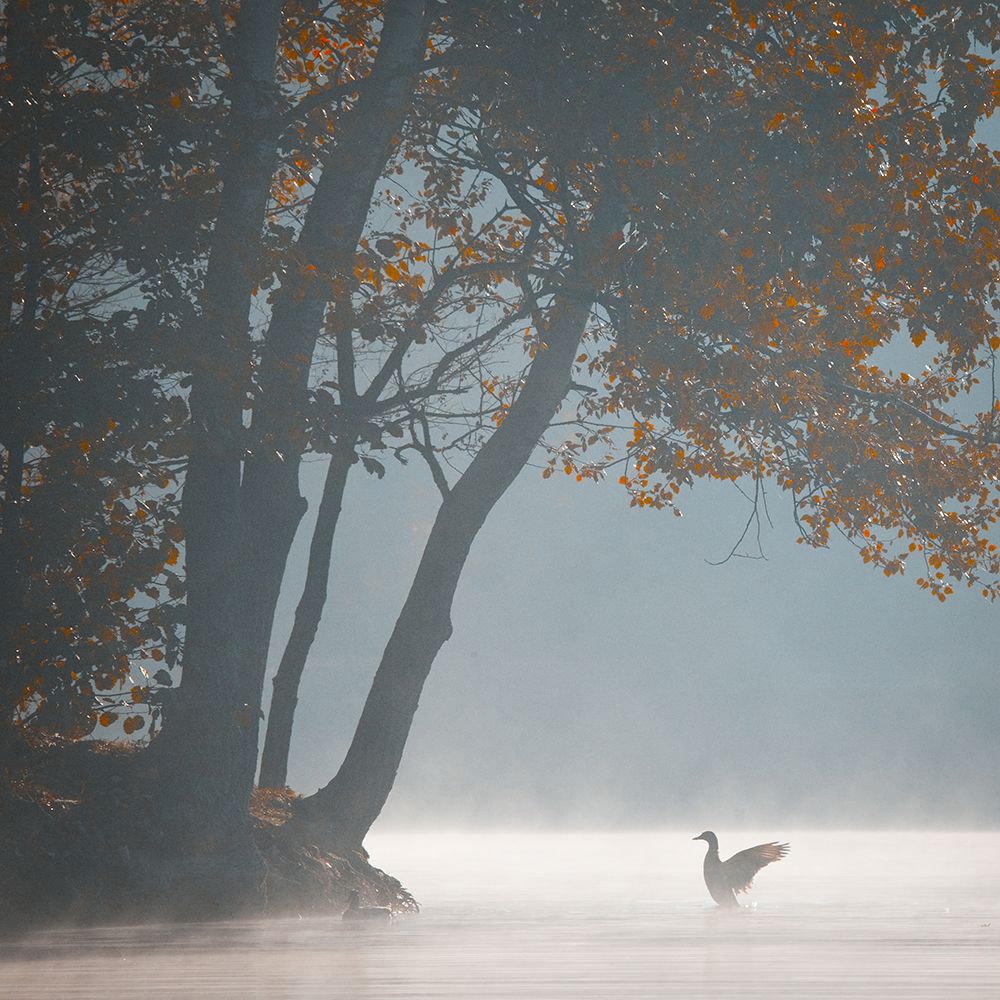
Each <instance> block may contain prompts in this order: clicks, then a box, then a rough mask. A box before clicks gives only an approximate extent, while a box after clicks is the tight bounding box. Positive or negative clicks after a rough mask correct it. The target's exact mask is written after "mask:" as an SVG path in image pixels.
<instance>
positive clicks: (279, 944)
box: [0, 828, 1000, 1000]
mask: <svg viewBox="0 0 1000 1000" xmlns="http://www.w3.org/2000/svg"><path fill="white" fill-rule="evenodd" d="M695 832H698V831H695ZM778 832H779V831H776V830H774V829H773V828H765V829H757V830H742V831H726V832H725V833H724V834H723V835H722V845H721V846H722V854H723V857H725V856H727V855H728V854H730V853H734V852H735V851H736V850H739V849H741V848H743V847H746V846H749V845H751V844H755V843H758V842H760V841H762V840H770V839H772V838H773V837H774V836H775V835H776V834H777V833H778ZM780 833H781V835H782V836H787V837H788V839H789V840H790V841H791V846H792V849H791V853H790V854H789V856H788V857H787V858H785V859H784V860H783V861H781V862H779V863H776V864H773V865H771V866H769V867H767V868H765V869H764V870H763V871H762V872H761V873H760V874H759V875H758V876H757V880H756V883H755V885H754V888H753V890H752V891H751V893H750V895H749V897H743V898H744V899H749V901H750V903H751V905H750V906H749V907H747V908H745V909H743V910H739V911H725V910H720V909H718V908H716V907H715V906H714V904H712V902H711V900H710V899H709V898H708V894H707V893H706V891H705V887H704V884H703V883H702V881H701V858H702V854H703V844H701V843H700V842H698V843H693V842H692V841H691V840H690V837H691V833H690V832H689V831H687V830H684V831H678V830H672V831H663V830H660V831H655V832H653V831H650V832H646V833H632V834H622V833H614V834H609V833H589V834H569V833H566V834H556V833H528V834H525V833H521V834H518V833H505V834H496V833H494V834H488V833H478V834H476V833H460V834H441V833H431V832H427V833H424V834H413V833H408V834H382V835H375V836H373V837H372V838H371V847H372V849H373V851H374V852H375V853H376V854H377V856H378V857H379V858H380V859H382V861H383V863H384V864H386V865H387V866H388V867H389V868H390V870H392V871H394V872H396V873H397V874H398V875H400V876H402V877H403V878H404V879H405V880H406V881H407V882H408V883H409V884H410V886H411V887H412V888H413V890H414V891H415V892H416V894H417V895H418V897H420V898H422V899H423V900H425V903H426V905H425V908H424V911H423V912H422V913H421V914H420V915H419V916H416V917H410V918H404V919H399V920H397V921H396V922H395V923H394V924H393V926H392V927H389V928H358V926H357V925H351V924H344V923H343V922H341V921H340V920H339V919H338V918H337V917H324V918H321V919H319V918H312V919H302V920H296V919H294V918H293V919H291V920H281V921H273V922H252V923H233V924H221V925H207V926H206V925H200V926H190V925H189V926H180V927H144V928H106V929H103V930H98V931H94V930H93V929H89V930H87V931H85V932H78V931H63V932H56V933H52V934H37V935H32V936H30V937H28V938H27V939H25V940H22V941H20V942H16V943H12V944H8V945H5V948H4V950H3V952H2V953H0V982H2V983H3V995H4V996H14V997H18V998H23V1000H55V998H60V1000H63V998H65V1000H90V998H98V997H100V998H105V997H115V998H126V1000H130V998H133V997H135V998H139V997H141V998H143V1000H150V998H161V997H162V998H173V997H178V998H179V997H195V996H197V997H232V998H237V997H238V998H260V1000H313V998H321V997H322V998H345V1000H347V998H351V1000H402V998H417V997H427V998H432V997H433V998H473V997H476V998H478V997H488V998H495V1000H501V998H502V1000H525V998H530V1000H549V998H553V1000H554V998H573V1000H596V998H601V1000H624V998H642V1000H646V998H649V1000H652V998H654V997H655V998H663V997H677V998H682V1000H697V998H713V1000H718V998H729V997H767V998H794V1000H800V998H804V997H809V998H816V997H836V998H845V997H850V998H864V1000H875V998H878V1000H882V998H887V997H888V998H901V1000H902V998H905V1000H930V998H935V1000H938V998H941V997H945V996H947V997H949V998H963V1000H966V998H968V1000H972V998H975V1000H988V998H994V997H996V995H997V994H996V987H997V983H998V981H1000V904H998V900H1000V835H998V834H996V833H965V834H951V833H949V834H945V833H937V834H933V833H931V834H928V833H904V834H897V833H888V832H882V833H871V832H850V831H847V832H824V833H817V832H811V831H806V832H796V831H794V830H792V831H789V830H782V831H780ZM43 961H44V963H45V964H44V968H43V967H42V965H41V964H40V963H41V962H43Z"/></svg>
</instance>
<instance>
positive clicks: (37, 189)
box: [0, 3, 47, 749]
mask: <svg viewBox="0 0 1000 1000" xmlns="http://www.w3.org/2000/svg"><path fill="white" fill-rule="evenodd" d="M45 13H47V5H42V4H23V3H22V4H12V5H10V7H9V9H8V11H7V20H6V37H5V39H4V42H5V50H6V58H7V63H8V70H7V73H8V74H9V76H10V86H9V88H8V91H9V95H8V96H9V99H10V101H11V103H12V104H13V105H14V107H15V109H16V111H17V112H19V113H21V114H24V113H25V111H26V110H27V109H28V107H29V102H30V101H31V99H32V97H33V96H34V95H35V94H36V93H37V92H38V91H39V90H40V89H41V85H42V68H41V67H42V60H41V58H40V49H41V46H42V44H43V43H42V38H41V33H42V30H43V27H42V21H43V16H44V14H45ZM29 120H30V124H29V125H28V127H27V128H26V129H25V132H24V133H23V134H22V135H20V136H13V137H11V142H12V145H11V148H8V149H7V150H6V151H5V154H4V156H3V157H2V160H3V165H2V167H0V188H2V191H0V214H2V218H3V225H4V228H5V229H7V230H8V235H9V236H10V237H11V239H10V241H9V242H10V244H11V246H10V247H9V249H12V250H13V255H12V257H11V259H8V260H7V261H5V262H4V263H3V264H2V265H0V323H2V326H0V366H2V370H3V375H4V379H3V381H4V383H6V384H5V385H3V384H0V391H3V390H6V391H4V395H5V397H6V398H5V399H3V400H2V401H0V417H2V420H0V435H2V438H0V448H2V450H3V451H5V452H6V461H5V464H4V470H3V477H4V481H3V507H2V510H0V747H2V748H4V749H6V748H9V747H10V746H11V745H12V742H13V741H14V740H15V731H14V722H13V720H14V716H15V714H16V709H17V703H18V701H19V700H20V698H21V693H22V691H23V689H24V676H23V669H22V667H21V663H20V655H19V652H18V634H19V632H20V629H21V626H22V625H23V623H24V614H25V610H24V597H25V581H24V553H25V546H26V544H27V542H26V539H25V538H24V530H23V527H22V516H21V515H22V507H23V496H22V487H23V485H24V460H25V451H26V449H27V445H28V438H29V430H28V428H29V424H30V410H31V409H32V396H33V385H34V382H35V379H36V376H35V372H34V367H35V366H34V364H33V357H32V352H33V351H34V350H37V346H36V335H35V320H36V318H37V312H38V289H39V282H40V280H41V277H42V268H43V258H42V243H41V226H42V221H43V216H42V203H41V201H42V173H41V171H42V164H41V149H40V144H39V136H38V123H37V121H35V120H34V118H33V116H32V117H31V118H30V119H29ZM17 140H20V141H17ZM24 165H26V166H27V178H26V179H27V188H28V190H27V198H25V199H24V204H23V206H22V205H21V204H20V203H21V201H22V198H23V194H22V192H21V190H20V186H19V178H20V175H21V171H22V167H23V166H24ZM22 207H23V208H24V209H26V211H23V210H22ZM18 257H19V258H20V259H19V260H18V259H17V258H18ZM15 260H17V263H15ZM19 271H23V278H22V289H21V291H22V295H21V302H22V305H21V312H20V315H19V316H18V317H17V321H16V322H15V318H14V298H15V295H14V292H15V281H16V277H17V274H18V272H19Z"/></svg>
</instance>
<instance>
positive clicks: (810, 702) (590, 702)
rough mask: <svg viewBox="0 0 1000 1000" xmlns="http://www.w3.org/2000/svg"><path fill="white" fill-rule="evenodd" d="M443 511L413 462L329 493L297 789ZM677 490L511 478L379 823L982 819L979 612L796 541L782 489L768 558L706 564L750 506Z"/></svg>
mask: <svg viewBox="0 0 1000 1000" xmlns="http://www.w3.org/2000/svg"><path fill="white" fill-rule="evenodd" d="M322 471H323V466H322V465H321V464H318V463H317V464H315V465H312V466H310V467H308V469H307V478H306V483H305V486H306V489H307V490H310V488H311V494H310V495H311V496H312V497H315V490H316V489H318V487H319V485H320V482H321V479H322ZM437 503H438V497H437V493H436V490H435V489H434V487H433V485H432V484H431V482H430V478H429V476H428V475H427V474H426V472H425V470H424V469H422V468H419V467H415V466H413V465H411V466H410V467H408V468H406V469H402V468H399V467H394V466H391V465H390V468H389V472H388V474H387V476H386V479H385V480H383V481H382V482H376V481H374V480H373V479H370V478H369V477H367V476H365V475H364V474H363V473H361V472H360V471H359V472H358V473H357V474H356V478H355V480H354V482H353V484H352V485H351V487H350V488H349V490H348V496H347V499H346V504H345V511H344V516H343V522H342V530H341V531H340V532H339V533H338V538H337V541H336V543H335V561H334V567H333V572H332V576H331V603H330V605H329V609H328V612H327V615H326V617H325V618H324V621H323V624H322V626H321V629H320V634H319V636H318V638H317V642H316V644H315V646H314V649H313V653H312V656H311V658H310V661H309V665H308V666H307V670H306V675H305V678H304V682H303V692H302V697H301V699H300V703H299V709H298V715H297V716H296V731H295V737H294V740H293V745H292V755H291V762H290V782H291V784H292V785H293V786H294V787H296V788H298V789H300V790H302V791H304V792H307V791H310V790H311V789H312V788H315V787H316V786H318V785H319V784H322V783H325V782H326V781H327V780H329V778H330V777H331V776H332V775H333V773H334V772H335V771H336V768H337V767H338V766H339V763H340V760H341V759H342V755H343V752H344V750H345V749H346V747H347V744H348V741H349V739H350V736H351V733H352V731H353V727H354V724H355V722H356V720H357V716H358V713H359V712H360V709H361V705H362V704H363V700H364V697H365V695H366V693H367V689H368V685H369V683H370V680H371V676H372V674H373V673H374V670H375V668H376V666H377V664H378V658H379V656H380V654H381V651H382V647H383V645H384V643H385V640H386V639H387V637H388V635H389V632H390V631H391V628H392V625H393V622H394V620H395V616H396V614H397V613H398V609H399V607H400V606H401V605H402V601H403V599H404V597H405V593H406V588H407V587H408V586H409V582H410V580H411V579H412V572H413V569H414V567H415V566H416V563H417V560H418V559H419V555H420V551H421V547H422V543H423V539H424V537H425V535H426V532H427V530H428V529H429V527H430V523H431V521H432V518H433V516H434V513H435V511H436V509H437ZM313 506H314V505H313ZM682 507H683V510H684V513H685V516H684V517H683V518H682V519H678V518H674V517H671V516H670V515H669V514H667V513H664V512H649V511H637V510H630V509H629V508H628V506H627V497H625V496H624V494H623V491H622V490H621V489H620V488H619V487H617V486H615V485H613V484H603V485H600V486H594V485H592V484H578V483H576V482H570V481H569V480H568V477H559V478H558V479H553V480H549V481H542V480H541V478H540V476H539V475H538V473H537V470H531V469H529V470H526V472H525V473H524V474H523V475H522V476H521V478H520V479H519V480H518V481H517V482H516V483H515V484H514V486H513V487H512V488H511V489H510V490H509V491H508V493H507V495H505V496H504V497H503V499H502V500H501V502H500V504H499V505H498V507H497V509H496V510H495V511H494V513H493V515H492V517H491V518H490V520H489V521H488V522H487V524H486V527H485V528H484V530H483V531H482V532H481V534H480V536H479V537H478V538H477V540H476V542H475V544H474V546H473V549H472V553H471V556H470V558H469V562H468V564H467V566H466V570H465V574H464V576H463V578H462V581H461V583H460V585H459V590H458V596H457V600H456V605H455V609H454V613H453V622H454V627H455V632H454V635H453V637H452V639H451V640H450V641H449V642H448V643H447V644H446V645H445V646H444V648H443V650H442V652H441V654H440V656H439V657H438V659H437V662H436V663H435V665H434V668H433V670H432V672H431V676H430V679H429V681H428V683H427V686H426V689H425V691H424V696H423V699H422V701H421V705H420V709H419V711H418V712H417V716H416V720H415V724H414V728H413V732H412V736H411V739H410V741H409V744H408V746H407V749H406V754H405V756H404V760H403V765H402V768H401V770H400V773H399V777H398V779H397V782H396V786H395V789H394V791H393V794H392V796H391V797H390V800H389V804H388V806H387V808H386V810H385V812H384V814H383V818H382V820H381V821H380V822H381V823H382V824H383V825H388V826H390V827H393V826H397V827H398V826H400V825H403V826H410V825H412V824H414V823H418V824H419V823H423V822H430V823H432V824H437V823H440V822H442V821H444V822H449V821H450V822H459V823H470V822H471V823H481V822H486V823H491V824H495V823H501V824H511V825H514V826H523V825H524V824H540V825H546V824H551V823H568V824H570V825H574V826H579V825H596V826H608V825H623V826H626V827H632V826H636V825H639V826H641V825H649V824H669V825H674V824H676V823H681V822H683V823H685V824H686V825H688V824H689V825H694V826H697V827H698V829H699V830H700V829H702V828H704V827H705V826H706V825H709V826H716V827H721V826H725V825H727V824H728V825H733V824H744V825H746V824H756V823H767V824H770V823H772V822H774V821H776V820H780V821H782V822H785V823H790V824H796V823H802V824H807V825H814V824H815V825H819V826H821V827H823V826H834V827H843V826H845V825H872V824H874V825H882V826H885V825H888V826H900V825H909V824H913V823H916V824H920V825H931V826H944V827H957V828H962V827H974V826H991V825H996V824H997V823H998V822H1000V798H998V795H997V789H996V782H995V762H996V760H997V759H998V753H1000V670H998V659H1000V644H998V642H997V639H998V636H1000V630H998V627H997V617H996V608H995V607H993V606H991V605H989V604H988V603H987V602H985V601H983V600H982V599H981V598H979V597H978V596H977V595H975V594H970V593H959V594H956V595H955V597H953V598H952V599H950V600H949V602H948V603H947V604H944V605H941V604H939V603H938V602H937V601H935V600H932V599H930V598H928V597H927V595H925V594H924V593H923V592H921V591H919V590H918V589H917V588H916V587H915V585H914V584H913V583H912V582H911V580H910V579H909V578H906V579H899V578H894V579H892V580H886V579H885V578H884V577H883V576H882V575H881V574H880V573H877V572H872V570H870V569H869V568H868V567H866V566H864V565H863V564H862V562H861V560H860V559H859V558H858V557H857V555H856V553H855V552H854V551H853V549H851V548H850V546H849V545H847V543H846V542H843V541H842V540H840V539H837V540H836V541H835V542H834V544H833V546H832V548H831V549H830V550H828V551H814V550H811V549H808V548H807V547H805V546H803V545H796V544H795V543H794V537H795V530H794V525H793V524H792V519H791V514H790V512H789V510H788V507H787V504H786V503H785V502H784V500H783V498H782V497H780V496H778V497H772V498H771V500H770V509H771V515H772V518H773V521H774V529H773V530H771V529H770V528H768V527H767V526H766V525H765V530H764V534H763V538H762V544H763V548H764V552H765V554H766V556H767V560H766V561H763V560H749V559H733V560H730V561H729V562H728V563H726V564H725V565H722V566H713V565H709V563H708V562H706V560H719V559H722V558H724V557H725V555H726V554H727V553H728V551H729V550H730V548H731V547H732V545H733V543H734V542H735V541H736V539H737V538H738V536H739V533H740V531H741V530H742V526H743V523H744V521H745V519H746V514H747V504H746V501H745V500H744V499H743V498H742V497H741V496H740V495H739V494H738V493H737V492H736V491H735V490H734V489H733V488H732V487H729V488H728V489H726V488H723V487H720V486H718V485H716V484H708V483H705V484H699V485H697V486H696V488H695V489H694V490H693V491H691V492H690V493H689V494H688V495H686V496H685V497H683V498H682ZM376 515H377V516H376ZM376 525H377V526H378V527H377V530H376V527H375V526H376ZM304 537H308V536H306V535H303V537H300V539H299V547H298V549H297V552H296V553H295V554H294V555H293V558H294V559H296V560H297V562H298V564H299V565H301V564H303V563H304ZM838 543H839V544H838ZM910 573H911V575H913V576H915V575H919V569H918V568H917V567H916V566H915V565H914V566H913V567H912V568H911V570H910ZM296 597H297V593H296V588H295V587H287V588H286V591H285V594H284V595H283V611H282V620H281V621H280V622H279V626H278V627H279V643H278V644H276V645H277V646H280V635H281V634H282V633H283V631H284V629H286V628H287V627H288V624H289V623H290V618H291V614H292V611H293V609H294V601H295V599H296Z"/></svg>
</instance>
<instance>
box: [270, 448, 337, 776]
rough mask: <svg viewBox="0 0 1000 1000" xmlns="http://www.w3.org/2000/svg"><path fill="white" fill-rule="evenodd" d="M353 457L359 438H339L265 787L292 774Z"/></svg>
mask: <svg viewBox="0 0 1000 1000" xmlns="http://www.w3.org/2000/svg"><path fill="white" fill-rule="evenodd" d="M354 461H355V455H354V441H353V437H352V436H350V435H348V437H347V438H346V439H342V440H338V441H337V442H336V444H335V445H334V449H333V454H332V455H331V456H330V466H329V468H328V469H327V473H326V482H325V483H324V485H323V496H322V498H321V500H320V504H319V510H318V511H317V514H316V526H315V528H314V529H313V536H312V542H311V544H310V546H309V566H308V569H307V570H306V580H305V584H304V585H303V588H302V596H301V598H299V603H298V607H296V609H295V622H294V624H293V625H292V634H291V635H290V636H289V639H288V642H287V644H286V645H285V652H284V653H283V655H282V657H281V662H280V663H279V664H278V672H277V673H276V674H275V675H274V694H273V695H272V696H271V708H270V711H269V712H268V714H267V734H266V736H265V739H264V752H263V754H262V755H261V761H260V779H259V782H258V784H260V785H261V787H263V788H282V787H284V785H285V783H286V781H287V778H288V749H289V746H290V744H291V741H292V724H293V722H294V720H295V706H296V705H297V704H298V701H299V681H300V680H301V679H302V671H303V670H304V669H305V665H306V659H307V658H308V656H309V650H310V649H311V648H312V644H313V640H314V639H315V638H316V630H317V629H318V628H319V623H320V619H321V618H322V617H323V607H324V605H325V604H326V594H327V581H328V580H329V577H330V558H331V550H332V547H333V536H334V534H335V533H336V530H337V521H338V520H339V519H340V510H341V507H342V505H343V500H344V488H345V487H346V485H347V476H348V473H349V472H350V471H351V465H352V464H353V463H354Z"/></svg>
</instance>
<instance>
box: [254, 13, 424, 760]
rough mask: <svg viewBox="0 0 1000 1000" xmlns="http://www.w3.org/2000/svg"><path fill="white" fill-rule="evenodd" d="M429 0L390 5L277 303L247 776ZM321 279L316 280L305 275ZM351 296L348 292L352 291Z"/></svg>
mask: <svg viewBox="0 0 1000 1000" xmlns="http://www.w3.org/2000/svg"><path fill="white" fill-rule="evenodd" d="M424 6H425V4H424V0H390V2H389V3H387V5H386V9H385V22H384V25H383V28H382V34H381V42H380V44H379V49H378V53H377V55H376V58H375V64H374V66H373V68H372V74H371V77H370V82H369V85H368V86H366V87H365V89H364V91H363V93H362V95H361V97H360V98H359V100H358V104H357V106H356V107H355V108H354V109H353V111H351V112H350V113H349V114H348V115H347V116H346V120H345V121H344V124H343V128H342V130H341V132H340V134H339V136H338V139H337V145H336V148H335V150H334V152H333V153H332V154H331V156H330V158H329V160H328V161H327V163H326V164H325V165H324V169H323V173H322V175H321V177H320V180H319V182H318V184H317V186H316V191H315V193H314V195H313V199H312V203H311V204H310V206H309V211H308V214H307V216H306V220H305V223H304V224H303V228H302V232H301V234H300V236H299V239H298V242H297V252H298V256H299V258H300V260H302V261H303V262H306V261H308V262H309V263H312V264H315V266H316V268H317V271H316V272H309V271H304V272H303V273H304V275H306V277H303V278H301V279H300V280H299V281H294V280H290V281H289V283H288V285H287V287H285V288H283V290H282V292H281V294H279V296H278V298H277V301H276V302H275V305H274V313H273V315H272V319H271V323H270V327H269V330H268V335H267V338H266V340H265V343H264V349H263V355H262V359H261V373H260V386H261V388H260V393H259V396H258V399H259V402H258V405H257V408H256V410H255V412H254V419H253V424H252V427H251V438H252V441H253V445H252V447H251V454H250V455H249V457H248V459H247V462H246V467H245V473H244V477H243V487H242V491H241V508H242V511H243V538H242V542H241V546H242V554H243V562H242V567H241V571H240V575H241V578H242V581H243V582H242V586H243V590H242V594H241V606H240V608H239V613H238V615H237V616H236V619H235V620H236V621H238V622H239V639H240V642H241V644H242V645H241V647H240V648H241V660H242V663H243V667H242V670H241V674H240V677H239V690H240V701H241V703H242V704H245V705H246V706H247V712H248V721H247V727H246V731H245V734H244V735H245V752H246V754H247V764H248V766H249V768H250V773H251V775H252V774H253V770H254V769H255V767H256V763H257V737H258V726H259V708H260V704H261V701H262V698H263V688H264V676H265V673H266V670H267V654H268V648H269V646H270V639H271V630H272V627H273V622H274V612H275V607H276V605H277V602H278V596H279V593H280V590H281V581H282V578H283V577H284V573H285V566H286V563H287V559H288V551H289V549H290V548H291V545H292V541H293V538H294V536H295V531H296V529H297V527H298V524H299V522H300V520H301V518H302V515H303V514H304V513H305V500H304V499H303V498H302V497H301V496H300V495H299V487H298V470H299V462H300V460H301V456H302V452H303V444H304V435H303V434H302V427H303V424H304V418H305V411H306V408H307V404H308V398H309V397H308V390H309V371H310V362H311V360H312V355H313V350H314V347H315V344H316V340H317V339H318V337H319V335H320V332H321V329H322V325H323V319H324V315H325V313H326V309H327V306H328V303H329V299H330V288H331V279H332V281H333V282H334V283H336V282H339V283H340V285H341V288H343V289H345V291H346V290H347V289H349V288H350V287H352V286H353V283H354V276H353V270H354V254H355V252H356V250H357V246H358V241H359V240H360V239H361V236H362V233H363V232H364V226H365V222H366V220H367V217H368V210H369V207H370V205H371V199H372V194H373V192H374V190H375V185H376V184H377V183H378V180H379V178H380V177H381V176H382V173H383V171H384V169H385V164H386V161H387V160H388V159H389V157H390V156H391V154H392V150H393V143H394V141H395V139H396V137H397V135H398V133H399V130H400V128H401V127H402V124H403V121H404V119H405V117H406V115H407V113H408V112H409V109H410V99H411V95H412V93H413V88H414V86H415V83H416V79H417V76H418V75H419V73H420V69H421V65H422V63H423V56H424V47H425V28H424ZM313 274H318V275H319V277H309V276H310V275H313ZM348 294H349V293H348ZM352 333H353V331H352V330H350V329H348V330H347V331H346V334H345V335H344V336H342V337H341V338H339V339H338V344H337V351H338V364H339V366H340V368H341V370H342V371H345V372H347V371H349V372H350V378H348V379H345V380H342V385H341V393H342V395H343V396H344V400H345V403H347V404H348V405H350V404H351V403H352V402H354V394H353V388H352V386H353V368H354V360H353V354H352V344H351V336H352Z"/></svg>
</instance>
